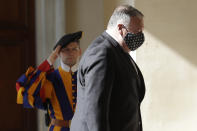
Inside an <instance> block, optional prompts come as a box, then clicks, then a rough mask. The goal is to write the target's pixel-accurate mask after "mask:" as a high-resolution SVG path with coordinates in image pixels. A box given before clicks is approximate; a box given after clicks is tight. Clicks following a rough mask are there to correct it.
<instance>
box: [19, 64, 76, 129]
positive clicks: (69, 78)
mask: <svg viewBox="0 0 197 131" xmlns="http://www.w3.org/2000/svg"><path fill="white" fill-rule="evenodd" d="M16 88H17V92H18V93H17V103H18V104H23V106H24V107H25V108H33V107H36V108H39V109H45V108H44V103H45V101H46V100H47V99H48V100H49V114H50V117H51V118H52V119H57V120H71V119H72V117H73V114H74V110H75V106H76V97H77V72H74V73H70V72H66V71H64V70H63V69H62V68H61V67H59V68H58V69H56V70H53V69H51V67H50V65H49V64H48V62H47V61H45V62H43V63H42V64H41V65H40V66H39V67H38V68H37V69H34V68H32V67H30V68H29V69H28V70H27V72H26V73H25V74H24V75H22V76H21V77H20V78H19V79H18V80H17V83H16ZM49 131H69V127H60V126H55V125H50V126H49Z"/></svg>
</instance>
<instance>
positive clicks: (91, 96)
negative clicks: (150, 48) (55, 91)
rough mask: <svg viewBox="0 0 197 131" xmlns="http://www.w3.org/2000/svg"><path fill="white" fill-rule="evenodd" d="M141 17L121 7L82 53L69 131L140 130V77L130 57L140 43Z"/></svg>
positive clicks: (142, 39) (142, 37) (141, 39)
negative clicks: (104, 29) (74, 110)
mask: <svg viewBox="0 0 197 131" xmlns="http://www.w3.org/2000/svg"><path fill="white" fill-rule="evenodd" d="M143 27H144V24H143V14H142V13H141V12H140V11H138V10H137V9H135V8H133V7H132V6H130V5H122V6H119V7H117V8H116V9H115V11H114V13H113V14H112V16H111V18H110V20H109V23H108V26H107V30H106V31H104V32H103V33H102V34H101V35H100V36H98V37H97V38H96V39H95V40H94V41H93V42H92V44H91V45H90V46H89V47H88V49H87V50H86V52H85V53H84V55H83V57H82V59H81V61H80V64H79V69H78V92H77V93H78V96H77V106H76V112H75V114H74V117H73V120H72V122H71V131H142V122H141V113H140V103H141V101H142V100H143V98H144V94H145V84H144V80H143V76H142V74H141V72H140V70H139V68H138V66H137V65H136V63H135V62H134V61H133V59H132V58H131V57H130V55H129V52H130V51H134V50H136V49H137V48H138V47H140V46H141V45H142V43H143V42H144V35H143V33H142V30H143Z"/></svg>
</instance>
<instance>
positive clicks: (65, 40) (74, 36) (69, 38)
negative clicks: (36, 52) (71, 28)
mask: <svg viewBox="0 0 197 131" xmlns="http://www.w3.org/2000/svg"><path fill="white" fill-rule="evenodd" d="M81 36H82V31H78V32H75V33H70V34H66V35H64V36H62V38H60V40H59V41H58V42H57V44H56V45H55V46H54V48H53V50H55V48H56V47H57V46H58V45H61V48H64V47H66V46H67V45H68V44H69V43H71V42H74V41H78V40H79V39H80V38H81Z"/></svg>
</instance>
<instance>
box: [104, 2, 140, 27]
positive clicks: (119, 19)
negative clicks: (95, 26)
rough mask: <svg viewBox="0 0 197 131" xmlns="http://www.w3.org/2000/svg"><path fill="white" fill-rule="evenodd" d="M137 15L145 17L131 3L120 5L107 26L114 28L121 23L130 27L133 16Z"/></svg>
mask: <svg viewBox="0 0 197 131" xmlns="http://www.w3.org/2000/svg"><path fill="white" fill-rule="evenodd" d="M135 16H136V17H139V18H143V16H144V15H143V14H142V13H141V12H140V11H139V10H137V9H136V8H134V7H132V6H131V5H121V6H118V7H117V8H116V9H115V10H114V12H113V14H112V16H111V18H110V20H109V22H108V25H107V28H113V27H115V26H116V25H117V24H119V23H121V24H124V25H125V26H126V27H128V25H129V23H130V20H131V17H135Z"/></svg>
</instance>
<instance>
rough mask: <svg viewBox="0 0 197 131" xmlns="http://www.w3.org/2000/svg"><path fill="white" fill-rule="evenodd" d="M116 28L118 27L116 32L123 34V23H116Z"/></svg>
mask: <svg viewBox="0 0 197 131" xmlns="http://www.w3.org/2000/svg"><path fill="white" fill-rule="evenodd" d="M117 28H118V32H119V33H120V35H121V36H123V30H122V29H123V28H124V25H123V24H118V25H117Z"/></svg>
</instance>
